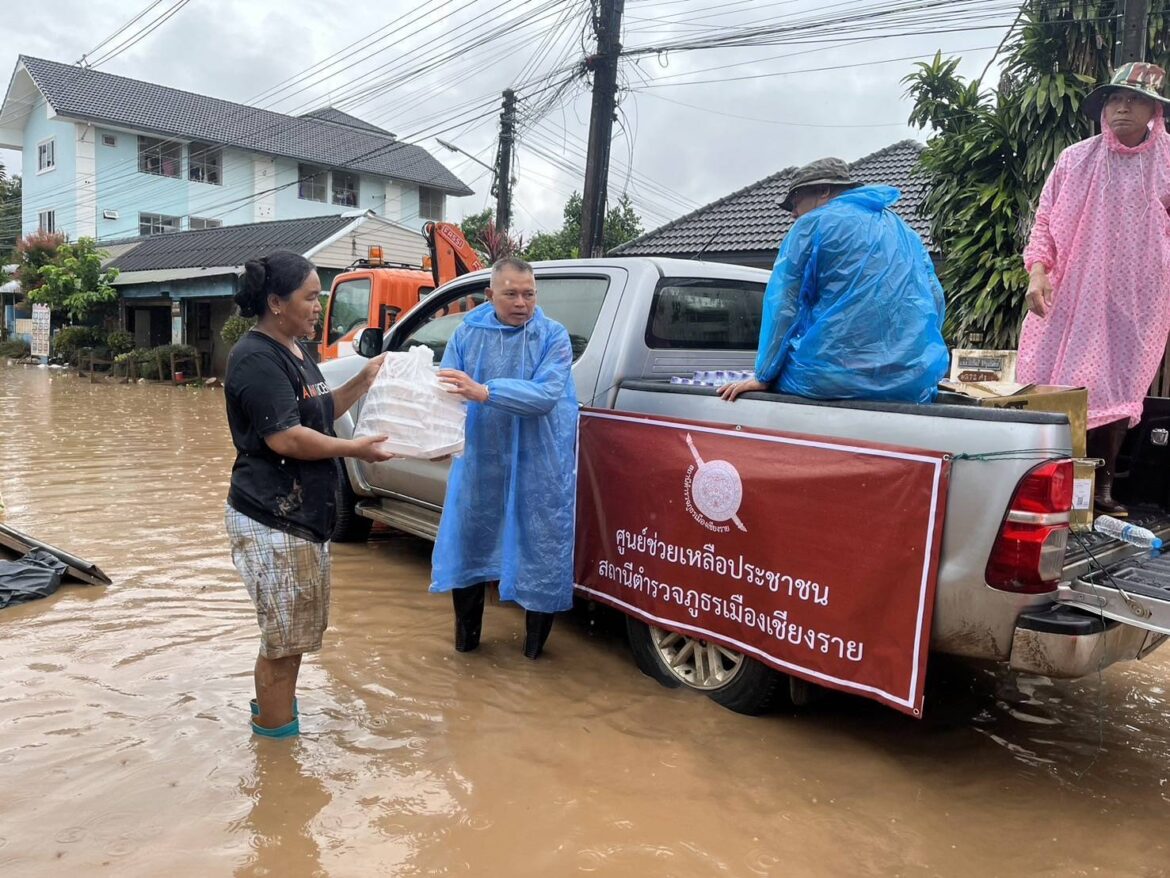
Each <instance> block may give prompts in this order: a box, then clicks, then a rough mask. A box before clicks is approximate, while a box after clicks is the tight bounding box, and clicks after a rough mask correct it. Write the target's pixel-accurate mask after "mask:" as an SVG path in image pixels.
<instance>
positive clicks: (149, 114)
mask: <svg viewBox="0 0 1170 878" xmlns="http://www.w3.org/2000/svg"><path fill="white" fill-rule="evenodd" d="M20 63H21V64H23V65H24V68H25V70H27V71H28V74H29V76H31V77H32V80H33V82H35V83H36V85H37V88H39V89H40V90H41V92H42V93H43V94H44V96H45V98H46V100H48V102H49V103H50V104H51V105H52V106H53V109H54V110H56V112H57V113H58V114H59V115H62V116H68V117H71V118H76V119H85V120H90V121H94V122H99V123H106V124H109V125H118V126H123V127H127V128H133V129H138V130H141V131H152V132H158V133H160V134H164V135H169V136H171V137H181V138H189V139H192V140H200V141H207V142H210V143H217V144H222V145H224V146H232V147H236V148H239V149H245V150H250V151H253V152H259V153H264V154H266V155H277V156H283V157H286V158H293V159H296V160H298V161H303V162H309V163H312V164H317V165H324V166H326V167H331V168H345V169H347V170H355V171H362V172H365V173H368V174H377V175H380V176H384V177H392V178H394V179H397V180H406V181H409V182H412V183H419V184H421V185H424V186H430V187H433V188H435V189H440V190H442V191H444V192H448V193H450V194H452V195H471V194H472V192H471V189H469V188H468V187H467V185H466V184H465V183H463V182H462V181H461V180H460V179H459V178H458V177H456V176H455V175H454V174H452V173H451V172H450V171H449V170H447V168H445V167H444V166H443V165H442V164H440V163H439V161H438V160H436V159H435V158H434V157H433V156H432V155H431V154H430V153H428V152H427V151H426V150H425V149H423V148H422V147H420V146H416V145H414V144H412V143H404V142H402V141H400V140H398V139H396V138H395V137H394V136H393V135H392V134H390V133H389V132H386V131H382V130H381V129H378V128H376V127H375V126H373V125H370V124H369V123H367V122H362V121H361V120H359V119H355V118H354V117H352V116H349V115H348V114H346V113H341V112H340V111H337V110H333V109H332V108H327V109H326V110H325V111H316V112H314V113H311V114H309V115H306V116H286V115H284V114H283V113H275V112H272V111H271V110H261V109H258V108H256V107H249V106H247V105H245V104H237V103H233V102H231V101H225V100H220V99H219V98H211V97H206V96H204V95H199V94H194V93H193V92H187V91H181V90H179V89H175V88H167V87H165V86H161V85H155V84H154V83H150V82H142V81H140V80H137V79H128V78H126V77H123V76H115V75H113V74H110V73H104V72H102V71H99V70H91V69H88V68H84V67H75V66H73V65H70V64H61V63H59V62H56V61H46V60H44V59H42V58H31V57H29V56H27V55H22V56H21V57H20ZM340 117H345V118H344V120H343V119H342V118H340ZM338 123H341V124H338Z"/></svg>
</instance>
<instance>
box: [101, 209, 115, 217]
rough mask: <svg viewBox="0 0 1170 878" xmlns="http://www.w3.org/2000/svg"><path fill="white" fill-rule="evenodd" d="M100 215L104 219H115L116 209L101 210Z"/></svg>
mask: <svg viewBox="0 0 1170 878" xmlns="http://www.w3.org/2000/svg"><path fill="white" fill-rule="evenodd" d="M102 217H103V218H104V219H117V218H118V211H116V210H103V211H102Z"/></svg>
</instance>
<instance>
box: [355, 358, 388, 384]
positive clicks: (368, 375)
mask: <svg viewBox="0 0 1170 878" xmlns="http://www.w3.org/2000/svg"><path fill="white" fill-rule="evenodd" d="M385 359H386V355H385V354H378V356H376V357H372V358H371V359H370V361H369V362H368V363H366V364H365V365H364V366H362V371H361V372H359V373H358V377H360V378H361V392H362V393H365V392H366V391H367V390H369V389H370V385H372V384H373V383H374V379H375V378H377V377H378V370H379V369H381V368H382V363H383V361H385Z"/></svg>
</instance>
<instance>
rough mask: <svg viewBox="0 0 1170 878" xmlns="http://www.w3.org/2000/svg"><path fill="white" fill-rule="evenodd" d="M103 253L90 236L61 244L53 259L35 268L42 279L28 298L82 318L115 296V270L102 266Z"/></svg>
mask: <svg viewBox="0 0 1170 878" xmlns="http://www.w3.org/2000/svg"><path fill="white" fill-rule="evenodd" d="M105 255H106V254H105V252H104V251H102V250H99V249H98V248H97V243H96V242H95V241H94V239H93V238H79V239H78V240H77V241H76V242H75V243H70V242H65V243H62V244H60V245H59V246H58V247H57V251H56V253H55V254H54V256H53V258H52V260H51V261H49V262H48V263H46V264H44V265H42V266H41V267H40V268H39V269H38V275H39V278H40V281H41V283H40V285H39V286H37V287H36V288H35V289H31V290H29V292H28V299H29V301H31V302H34V303H40V304H45V305H48V306H49V307H50V308H52V309H53V310H54V311H56V312H58V313H63V314H67V315H68V316H69V318H70V319H71V320H75V321H77V322H79V323H81V322H84V321H85V320H87V319H88V318H90V317H92V316H93V315H94V314H95V313H97V312H98V311H100V310H101V309H102V307H103V306H106V305H110V304H113V303H114V302H116V301H117V299H118V291H117V290H115V289H114V287H113V281H114V278H116V277H117V276H118V270H117V269H116V268H108V269H103V268H102V258H103V257H104V256H105ZM23 276H24V272H23V267H22V273H21V277H22V278H23Z"/></svg>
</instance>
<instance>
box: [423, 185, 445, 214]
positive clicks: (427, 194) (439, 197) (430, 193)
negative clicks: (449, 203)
mask: <svg viewBox="0 0 1170 878" xmlns="http://www.w3.org/2000/svg"><path fill="white" fill-rule="evenodd" d="M418 215H419V216H420V217H422V218H423V219H429V220H436V221H439V222H441V221H442V219H443V193H442V192H440V191H439V190H438V189H428V188H427V187H426V186H419V187H418Z"/></svg>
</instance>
